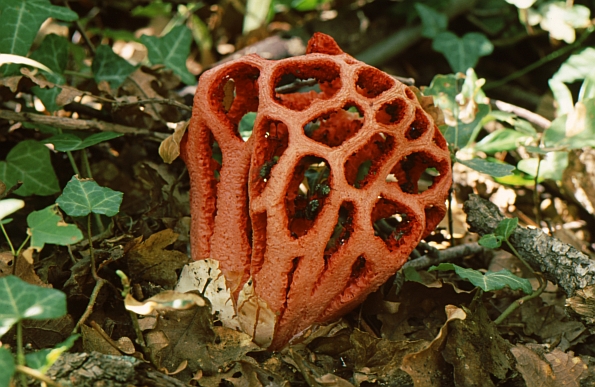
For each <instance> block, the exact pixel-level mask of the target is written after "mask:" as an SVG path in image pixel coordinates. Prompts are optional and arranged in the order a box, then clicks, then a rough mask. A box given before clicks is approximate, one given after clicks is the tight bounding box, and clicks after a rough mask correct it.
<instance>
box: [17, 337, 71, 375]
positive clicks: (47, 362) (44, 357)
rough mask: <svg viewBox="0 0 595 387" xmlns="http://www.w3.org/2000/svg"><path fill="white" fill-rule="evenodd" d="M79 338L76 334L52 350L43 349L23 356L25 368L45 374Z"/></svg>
mask: <svg viewBox="0 0 595 387" xmlns="http://www.w3.org/2000/svg"><path fill="white" fill-rule="evenodd" d="M79 337H80V335H78V334H77V335H72V336H70V337H68V338H67V339H66V340H64V341H63V342H61V343H60V344H57V345H56V346H55V347H54V348H44V349H41V350H39V351H36V352H32V353H28V354H27V355H25V360H26V364H27V366H28V367H30V368H33V369H35V370H37V371H39V372H41V373H42V374H45V373H46V372H47V370H48V369H49V368H50V367H51V366H52V364H54V363H55V362H56V360H58V359H59V358H60V356H61V355H62V354H63V353H64V352H66V351H68V350H69V349H70V348H72V346H73V345H74V343H75V342H76V341H77V340H78V338H79Z"/></svg>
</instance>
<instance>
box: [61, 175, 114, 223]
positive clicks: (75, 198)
mask: <svg viewBox="0 0 595 387" xmlns="http://www.w3.org/2000/svg"><path fill="white" fill-rule="evenodd" d="M123 195H124V194H123V193H122V192H119V191H114V190H112V189H109V188H107V187H101V186H100V185H99V184H97V183H96V182H95V181H94V180H91V179H80V178H79V177H78V176H76V175H75V176H73V177H72V179H70V181H69V182H68V184H66V187H64V192H63V193H62V195H60V197H59V198H58V199H57V200H56V203H57V204H58V205H59V206H60V208H61V209H63V210H64V212H66V213H67V214H68V215H70V216H86V215H89V214H90V213H91V212H94V213H96V214H103V215H106V216H114V215H116V214H117V213H118V211H120V204H122V197H123Z"/></svg>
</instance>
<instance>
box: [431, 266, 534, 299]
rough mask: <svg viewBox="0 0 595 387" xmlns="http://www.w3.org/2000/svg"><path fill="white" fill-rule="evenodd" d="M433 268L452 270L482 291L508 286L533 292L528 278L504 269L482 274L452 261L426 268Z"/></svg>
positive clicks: (529, 292)
mask: <svg viewBox="0 0 595 387" xmlns="http://www.w3.org/2000/svg"><path fill="white" fill-rule="evenodd" d="M433 270H440V271H450V270H454V271H455V273H457V275H458V276H459V277H461V278H463V279H466V280H467V281H469V282H471V283H472V284H473V285H475V286H477V287H479V288H481V289H482V290H483V291H484V292H491V291H494V290H501V289H504V288H505V287H507V286H508V287H509V288H511V289H512V290H518V289H521V290H522V291H523V292H525V294H531V293H533V288H532V287H531V282H529V280H528V279H526V278H520V277H517V276H516V275H514V274H512V273H511V272H510V271H508V270H506V269H503V270H500V271H498V272H493V271H488V272H487V273H486V274H483V273H482V272H480V271H477V270H474V269H465V268H463V267H460V266H457V265H454V264H452V263H441V264H440V265H438V266H432V267H430V268H429V269H428V271H433Z"/></svg>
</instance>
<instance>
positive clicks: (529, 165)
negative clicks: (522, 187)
mask: <svg viewBox="0 0 595 387" xmlns="http://www.w3.org/2000/svg"><path fill="white" fill-rule="evenodd" d="M537 162H538V159H537V158H536V157H532V158H530V159H524V160H521V161H519V163H518V164H517V168H518V169H519V170H520V171H522V172H525V173H526V174H528V175H531V176H535V174H536V173H537ZM567 166H568V152H549V153H548V154H546V155H545V157H544V158H543V159H542V160H541V163H540V165H539V177H538V180H539V181H543V180H545V179H551V180H556V181H560V180H562V173H564V170H565V169H566V167H567Z"/></svg>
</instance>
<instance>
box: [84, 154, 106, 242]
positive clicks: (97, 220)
mask: <svg viewBox="0 0 595 387" xmlns="http://www.w3.org/2000/svg"><path fill="white" fill-rule="evenodd" d="M81 159H82V163H83V167H84V168H85V175H86V176H85V177H88V178H89V179H92V178H93V173H92V172H91V164H90V163H89V157H88V156H87V150H86V149H81ZM93 216H94V217H95V223H97V229H98V231H99V233H100V234H101V233H102V232H104V231H105V227H103V222H102V221H101V215H99V214H96V213H94V212H93ZM90 232H91V228H89V233H90Z"/></svg>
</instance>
